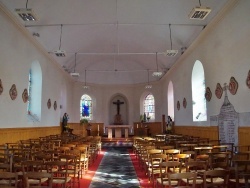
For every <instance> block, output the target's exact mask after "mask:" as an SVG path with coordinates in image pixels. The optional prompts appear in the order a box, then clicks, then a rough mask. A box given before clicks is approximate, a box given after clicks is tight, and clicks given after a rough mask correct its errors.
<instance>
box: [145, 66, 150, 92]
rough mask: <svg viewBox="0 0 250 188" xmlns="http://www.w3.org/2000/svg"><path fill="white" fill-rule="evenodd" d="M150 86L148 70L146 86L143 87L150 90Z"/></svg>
mask: <svg viewBox="0 0 250 188" xmlns="http://www.w3.org/2000/svg"><path fill="white" fill-rule="evenodd" d="M151 88H152V85H150V84H149V70H148V84H147V85H145V89H151Z"/></svg>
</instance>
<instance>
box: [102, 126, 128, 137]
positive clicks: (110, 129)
mask: <svg viewBox="0 0 250 188" xmlns="http://www.w3.org/2000/svg"><path fill="white" fill-rule="evenodd" d="M105 128H107V129H108V138H112V137H113V136H112V132H113V129H115V138H121V137H122V129H125V138H128V133H129V130H131V129H132V125H106V126H105Z"/></svg>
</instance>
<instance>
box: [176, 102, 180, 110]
mask: <svg viewBox="0 0 250 188" xmlns="http://www.w3.org/2000/svg"><path fill="white" fill-rule="evenodd" d="M180 107H181V105H180V101H177V110H180Z"/></svg>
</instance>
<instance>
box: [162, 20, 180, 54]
mask: <svg viewBox="0 0 250 188" xmlns="http://www.w3.org/2000/svg"><path fill="white" fill-rule="evenodd" d="M169 33H170V42H171V50H166V52H164V55H165V56H169V57H174V56H176V54H178V50H173V49H172V46H173V45H172V32H171V24H169Z"/></svg>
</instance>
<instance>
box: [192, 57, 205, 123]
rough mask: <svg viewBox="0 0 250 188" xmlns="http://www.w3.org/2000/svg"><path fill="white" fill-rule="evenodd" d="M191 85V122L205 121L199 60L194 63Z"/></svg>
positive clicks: (201, 71)
mask: <svg viewBox="0 0 250 188" xmlns="http://www.w3.org/2000/svg"><path fill="white" fill-rule="evenodd" d="M191 83H192V104H193V121H207V105H206V99H205V90H206V86H205V74H204V68H203V65H202V63H201V62H200V61H199V60H196V61H195V63H194V66H193V70H192V81H191Z"/></svg>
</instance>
